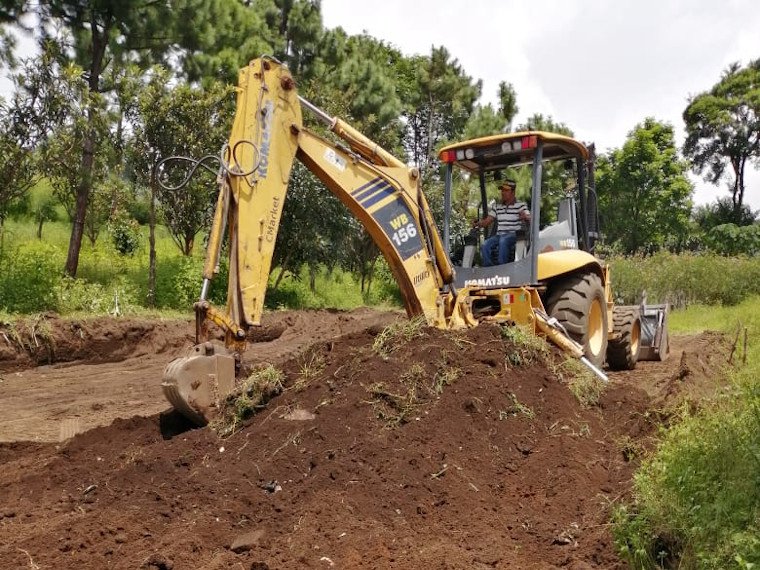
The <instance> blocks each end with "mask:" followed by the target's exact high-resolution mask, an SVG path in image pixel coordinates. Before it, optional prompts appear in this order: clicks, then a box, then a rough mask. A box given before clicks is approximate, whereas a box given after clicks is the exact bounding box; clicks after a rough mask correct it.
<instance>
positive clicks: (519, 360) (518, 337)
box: [501, 325, 549, 366]
mask: <svg viewBox="0 0 760 570" xmlns="http://www.w3.org/2000/svg"><path fill="white" fill-rule="evenodd" d="M501 337H502V338H503V339H505V340H507V341H509V343H510V346H509V347H508V350H507V352H506V354H505V358H506V361H507V362H508V363H509V364H510V365H512V366H528V365H530V364H536V363H544V362H546V359H547V358H548V356H549V345H548V344H547V342H546V340H544V339H543V338H542V337H540V336H538V335H536V334H535V333H534V332H533V331H532V330H529V329H527V328H525V327H521V326H517V325H514V326H502V327H501Z"/></svg>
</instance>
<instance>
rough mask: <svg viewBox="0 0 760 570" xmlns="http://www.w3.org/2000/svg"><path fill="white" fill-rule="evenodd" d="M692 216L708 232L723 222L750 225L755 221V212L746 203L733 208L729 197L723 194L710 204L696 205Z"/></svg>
mask: <svg viewBox="0 0 760 570" xmlns="http://www.w3.org/2000/svg"><path fill="white" fill-rule="evenodd" d="M692 217H693V218H694V221H695V222H696V224H697V225H698V226H699V227H700V228H701V229H702V230H703V231H705V232H708V231H710V230H711V229H713V228H714V227H715V226H720V225H723V224H736V225H737V226H749V225H752V224H753V223H754V222H755V218H756V214H755V212H753V211H752V208H750V207H749V206H747V205H746V204H743V205H742V206H741V207H739V208H735V207H734V204H733V203H732V202H731V198H728V197H726V196H724V197H722V198H718V199H717V200H716V201H715V202H713V203H711V204H704V205H702V206H698V207H696V208H695V209H694V212H693V214H692Z"/></svg>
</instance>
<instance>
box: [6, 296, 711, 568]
mask: <svg viewBox="0 0 760 570" xmlns="http://www.w3.org/2000/svg"><path fill="white" fill-rule="evenodd" d="M403 321H404V319H403V316H402V315H400V314H398V313H390V312H377V311H372V310H369V309H362V310H358V311H352V312H348V313H343V312H334V311H315V312H288V311H285V312H274V313H269V314H267V315H266V318H265V320H264V323H263V326H262V328H261V329H259V330H257V331H256V334H253V335H252V336H251V341H252V342H251V344H250V348H249V350H248V351H247V353H246V361H247V362H249V363H273V364H275V365H277V366H278V367H280V368H282V369H283V370H284V371H285V372H286V378H287V380H286V382H285V390H284V392H283V393H282V394H280V395H279V396H277V397H276V398H274V399H273V400H272V401H270V402H269V404H268V406H267V407H266V409H265V410H263V411H262V412H261V413H259V414H258V415H257V416H255V417H254V418H253V419H252V420H250V421H248V422H246V423H244V424H242V425H238V426H236V430H235V431H234V433H233V434H232V435H230V436H227V437H224V438H221V437H220V436H219V435H217V433H216V432H214V431H213V430H211V429H195V430H189V429H188V428H187V426H186V425H184V423H183V422H182V421H181V419H180V418H178V417H177V416H176V414H174V413H172V412H171V411H170V410H168V409H167V408H168V407H169V406H168V404H167V403H165V401H164V398H163V395H162V394H161V390H160V378H161V374H162V370H163V368H164V366H165V365H166V364H167V363H168V362H169V361H170V360H171V359H172V358H174V357H175V356H178V355H181V354H182V353H183V351H184V350H185V349H186V348H188V347H190V346H191V345H192V343H193V336H194V333H193V325H192V323H191V322H190V321H182V322H179V321H174V322H170V321H146V320H134V319H133V320H126V319H116V320H114V319H95V320H80V321H72V320H62V319H57V318H55V317H52V316H47V317H45V318H41V319H39V320H38V321H36V322H32V321H30V322H28V323H26V324H24V325H23V326H17V327H16V328H13V329H10V328H8V327H5V328H0V394H2V397H1V398H0V465H2V469H0V568H39V569H43V568H78V569H102V568H125V569H134V568H145V569H163V570H169V569H174V570H180V569H197V568H204V569H223V568H224V569H226V568H242V569H245V570H248V569H257V570H263V569H266V568H269V569H275V568H282V569H286V568H324V569H328V568H413V567H416V568H424V569H427V568H569V569H577V570H580V569H588V568H625V567H626V565H625V564H624V563H623V562H622V561H621V560H620V559H619V558H618V557H617V555H616V552H615V548H614V545H613V542H612V536H611V533H610V527H609V524H608V520H609V518H608V515H609V511H610V507H611V506H612V505H615V504H616V503H618V502H619V501H621V500H622V499H624V498H625V497H626V495H627V493H628V492H629V489H630V484H631V476H632V473H633V471H634V469H635V468H636V466H637V464H638V461H639V459H640V457H641V454H642V452H643V451H644V450H646V449H648V448H650V447H651V444H652V442H653V438H654V437H655V435H656V433H657V429H658V426H659V425H660V423H661V422H662V421H663V420H665V421H666V420H667V418H668V415H669V413H670V411H671V410H672V409H673V408H674V407H678V406H681V405H682V404H683V403H684V402H686V403H687V404H688V405H695V402H699V401H702V399H703V398H705V397H709V396H711V395H712V394H714V393H715V390H716V389H717V388H718V384H719V378H720V376H721V374H720V371H721V370H722V368H723V366H724V363H725V361H726V358H725V354H726V351H725V346H724V340H723V338H722V337H721V336H719V335H717V334H714V333H704V334H701V335H697V336H690V337H674V338H672V341H671V342H672V355H671V357H670V359H668V360H667V361H665V362H662V363H654V362H645V363H640V364H639V367H638V368H637V370H636V371H634V372H627V373H613V374H611V381H610V384H609V386H608V387H607V389H606V390H605V392H604V393H603V395H602V397H601V401H600V402H599V404H598V405H596V406H591V407H587V408H584V407H582V406H581V405H580V404H579V403H578V401H577V400H576V399H575V397H574V396H573V395H572V394H571V393H570V391H569V390H568V387H567V386H566V384H565V383H564V382H563V381H562V379H561V378H559V377H558V375H557V374H556V373H554V372H552V369H553V368H552V367H551V366H546V365H545V364H540V363H538V362H535V361H534V362H531V361H530V358H528V355H526V354H521V356H520V358H516V357H515V354H518V352H516V350H515V348H514V347H513V346H511V345H510V343H509V342H508V341H505V340H503V339H502V338H501V336H500V334H499V331H498V329H497V328H496V327H495V326H491V325H482V326H480V327H477V328H475V329H472V330H469V331H465V332H461V333H456V334H455V333H445V332H441V331H437V330H434V329H425V330H424V331H423V334H422V335H421V336H418V337H415V338H413V339H411V340H409V341H408V342H406V343H404V344H402V345H400V346H397V347H395V350H393V351H391V352H390V353H389V354H387V355H385V356H381V355H379V354H377V352H376V351H374V350H373V348H372V345H373V342H375V341H376V339H377V337H378V334H379V333H380V332H381V331H382V330H383V328H384V327H385V326H386V325H388V324H390V323H393V322H403ZM452 371H454V372H452Z"/></svg>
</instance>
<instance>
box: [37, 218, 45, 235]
mask: <svg viewBox="0 0 760 570" xmlns="http://www.w3.org/2000/svg"><path fill="white" fill-rule="evenodd" d="M44 223H45V218H44V217H42V216H40V223H39V225H38V226H37V239H42V224H44Z"/></svg>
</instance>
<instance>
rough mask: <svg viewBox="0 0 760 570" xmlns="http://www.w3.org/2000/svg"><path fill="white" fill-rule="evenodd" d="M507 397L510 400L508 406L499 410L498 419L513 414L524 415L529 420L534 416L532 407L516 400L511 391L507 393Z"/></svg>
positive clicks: (512, 415)
mask: <svg viewBox="0 0 760 570" xmlns="http://www.w3.org/2000/svg"><path fill="white" fill-rule="evenodd" d="M509 399H510V400H511V402H510V405H509V407H507V408H506V409H504V410H499V419H500V420H504V419H506V418H508V417H514V416H524V417H526V418H528V419H529V420H532V419H534V418H535V417H536V413H535V412H534V411H533V409H532V408H531V407H529V406H526V405H525V404H523V403H522V402H521V401H520V400H518V399H517V396H516V395H515V394H513V393H512V392H510V393H509Z"/></svg>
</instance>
